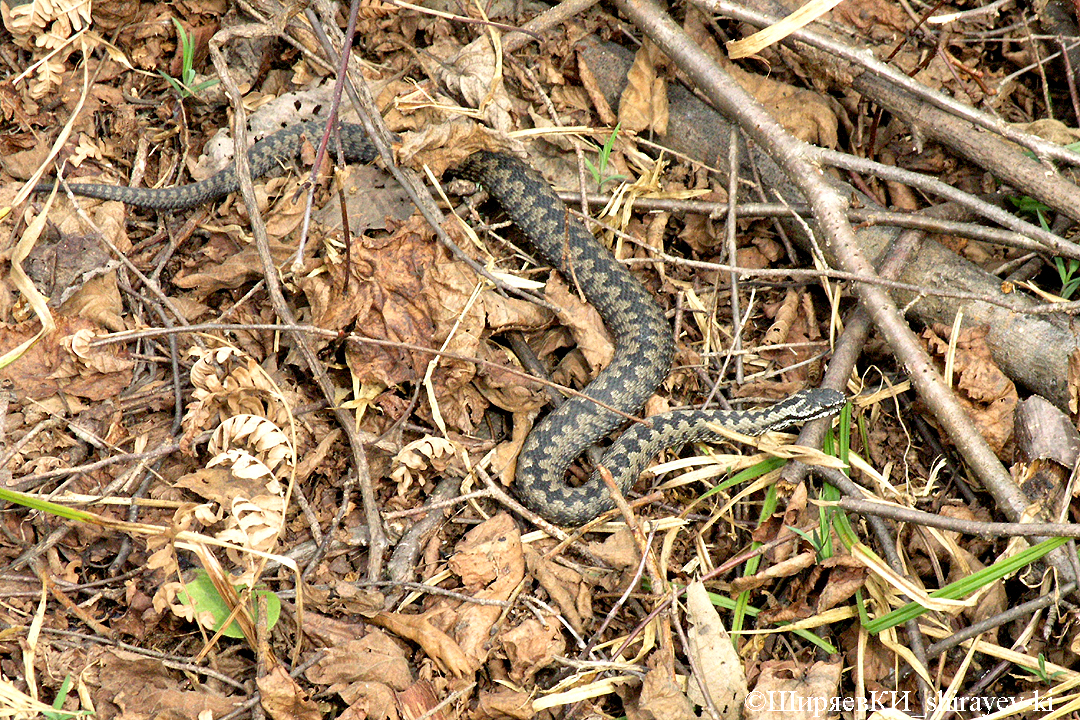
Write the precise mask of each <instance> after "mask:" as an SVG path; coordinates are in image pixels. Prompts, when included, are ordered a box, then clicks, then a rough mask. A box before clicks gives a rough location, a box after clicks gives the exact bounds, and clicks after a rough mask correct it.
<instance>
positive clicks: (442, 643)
mask: <svg viewBox="0 0 1080 720" xmlns="http://www.w3.org/2000/svg"><path fill="white" fill-rule="evenodd" d="M369 621H370V622H371V624H373V625H377V626H378V627H381V628H383V629H385V630H389V631H390V632H392V633H394V634H395V635H397V636H398V637H403V638H405V639H406V640H412V641H413V642H415V643H416V644H417V645H419V646H420V647H421V648H423V650H424V653H425V654H427V656H428V657H429V658H431V659H432V660H434V661H435V663H436V664H437V665H438V666H439V667H441V668H442V669H443V670H445V671H446V672H449V673H453V674H454V675H455V676H457V677H465V676H466V675H471V674H472V673H473V672H474V671H475V670H476V669H477V668H479V667H480V664H479V663H477V662H475V661H474V660H472V659H471V658H469V656H467V655H466V654H465V653H464V652H462V649H461V647H460V646H459V645H458V644H457V643H456V642H454V639H453V638H451V637H450V636H449V635H447V634H446V633H444V632H443V631H442V630H440V629H439V628H437V627H435V626H434V625H433V624H432V623H431V621H430V620H428V617H427V614H425V615H405V614H402V613H387V612H384V613H379V614H378V615H375V616H374V617H372V618H370V620H369Z"/></svg>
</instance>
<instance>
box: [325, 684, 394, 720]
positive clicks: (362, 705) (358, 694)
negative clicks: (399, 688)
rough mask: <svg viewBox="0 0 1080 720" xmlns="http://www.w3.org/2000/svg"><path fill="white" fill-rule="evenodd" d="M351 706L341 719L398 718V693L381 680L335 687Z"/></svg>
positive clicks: (384, 719) (390, 719) (383, 719)
mask: <svg viewBox="0 0 1080 720" xmlns="http://www.w3.org/2000/svg"><path fill="white" fill-rule="evenodd" d="M333 690H334V691H335V692H337V694H338V697H340V698H341V699H342V700H344V701H345V702H346V703H348V705H349V707H348V708H346V709H345V712H343V713H342V714H341V715H339V716H338V718H339V719H340V720H397V719H398V717H399V714H398V708H397V693H395V692H394V691H393V690H391V689H390V688H389V687H387V686H386V685H383V684H382V683H379V682H354V683H350V684H349V685H346V686H345V687H341V688H333Z"/></svg>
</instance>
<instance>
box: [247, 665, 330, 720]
mask: <svg viewBox="0 0 1080 720" xmlns="http://www.w3.org/2000/svg"><path fill="white" fill-rule="evenodd" d="M257 683H258V685H259V696H260V699H261V703H262V707H263V710H265V711H266V712H267V714H268V715H269V716H270V717H272V718H282V719H283V720H284V719H285V718H288V720H321V719H322V716H323V714H322V712H321V711H320V710H319V706H318V705H316V704H315V701H314V700H312V699H311V698H309V697H308V695H307V693H306V692H304V689H303V688H301V687H300V685H299V683H297V682H296V681H295V680H293V679H292V678H291V677H289V673H288V671H287V670H286V669H285V668H284V667H282V666H281V665H279V664H277V663H275V664H274V665H273V666H272V667H271V669H270V671H269V672H267V673H266V674H265V675H263V676H262V677H260V678H259V679H258V680H257Z"/></svg>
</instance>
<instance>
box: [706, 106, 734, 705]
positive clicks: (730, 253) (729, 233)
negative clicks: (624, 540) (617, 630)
mask: <svg viewBox="0 0 1080 720" xmlns="http://www.w3.org/2000/svg"><path fill="white" fill-rule="evenodd" d="M737 134H738V128H736V127H735V126H734V125H732V126H731V141H730V142H729V143H728V188H727V192H728V213H727V222H726V223H724V231H725V236H726V237H725V240H726V241H727V259H728V263H729V264H730V265H732V266H735V265H738V263H739V253H738V250H737V248H736V247H735V232H736V223H737V220H738V218H737V216H736V214H735V205H736V204H737V203H738V201H739V143H738V135H737ZM719 279H720V276H719V275H718V276H717V280H719ZM728 280H729V283H730V285H731V288H730V290H731V323H732V327H731V335H732V338H733V339H732V342H731V352H732V353H736V357H735V382H736V383H738V384H739V385H742V383H743V358H742V354H741V353H742V315H741V313H740V312H739V305H740V303H739V273H738V272H736V271H735V270H734V269H733V270H732V271H731V273H730V275H729V276H728ZM713 297H715V298H719V297H720V293H719V292H717V293H714V294H713ZM714 390H715V387H714ZM709 397H710V400H711V399H712V393H710V394H709ZM706 697H708V695H706ZM714 710H715V708H714Z"/></svg>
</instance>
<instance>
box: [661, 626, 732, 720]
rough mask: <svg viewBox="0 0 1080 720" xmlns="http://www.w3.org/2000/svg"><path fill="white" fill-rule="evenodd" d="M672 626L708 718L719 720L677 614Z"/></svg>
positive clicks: (695, 656)
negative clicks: (703, 701) (695, 682)
mask: <svg viewBox="0 0 1080 720" xmlns="http://www.w3.org/2000/svg"><path fill="white" fill-rule="evenodd" d="M673 614H674V613H673ZM672 625H674V626H675V632H676V634H678V636H679V643H680V644H681V645H682V649H683V655H685V656H686V660H687V662H689V663H690V671H691V673H692V674H693V676H694V680H696V681H697V686H698V691H699V692H700V693H701V697H703V698H705V709H706V710H707V711H708V712H709V717H710V718H712V720H720V719H721V715H720V712H719V711H718V710H717V709H716V703H715V701H714V700H713V697H712V694H711V693H710V692H709V684H708V683H707V682H705V673H704V672H703V671H702V668H701V664H700V663H699V662H698V654H697V653H695V652H694V651H693V649H692V648H691V647H690V638H688V637H687V636H686V628H684V627H683V625H682V623H681V622H679V618H678V615H677V614H675V617H674V618H673V622H672Z"/></svg>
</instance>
